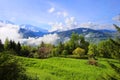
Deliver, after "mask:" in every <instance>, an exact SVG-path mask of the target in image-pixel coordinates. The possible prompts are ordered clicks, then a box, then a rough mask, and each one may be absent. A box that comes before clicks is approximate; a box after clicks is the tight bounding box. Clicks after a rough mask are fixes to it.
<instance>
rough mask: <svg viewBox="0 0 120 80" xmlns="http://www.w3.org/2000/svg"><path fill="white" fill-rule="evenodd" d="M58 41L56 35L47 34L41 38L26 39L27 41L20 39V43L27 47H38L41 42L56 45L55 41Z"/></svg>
mask: <svg viewBox="0 0 120 80" xmlns="http://www.w3.org/2000/svg"><path fill="white" fill-rule="evenodd" d="M58 39H60V38H59V36H58V35H57V34H47V35H44V36H43V37H39V38H28V39H22V41H21V42H22V43H26V44H28V45H39V44H40V43H41V42H42V41H43V42H45V43H48V44H49V43H50V44H56V43H57V40H58Z"/></svg>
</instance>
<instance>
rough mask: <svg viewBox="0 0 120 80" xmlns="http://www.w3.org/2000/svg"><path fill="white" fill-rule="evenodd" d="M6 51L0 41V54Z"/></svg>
mask: <svg viewBox="0 0 120 80" xmlns="http://www.w3.org/2000/svg"><path fill="white" fill-rule="evenodd" d="M3 50H4V45H3V44H2V41H1V40H0V52H2V51H3Z"/></svg>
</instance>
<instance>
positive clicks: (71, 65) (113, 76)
mask: <svg viewBox="0 0 120 80" xmlns="http://www.w3.org/2000/svg"><path fill="white" fill-rule="evenodd" d="M19 59H20V60H21V62H22V64H24V65H25V67H26V69H27V73H28V74H29V75H30V76H32V77H36V78H39V80H120V77H119V74H118V73H117V72H116V71H115V69H113V68H112V67H111V65H110V64H109V63H108V62H107V60H108V59H99V60H98V63H99V64H98V66H92V65H88V63H87V62H88V60H84V59H71V58H60V57H54V58H48V59H33V58H24V57H19ZM109 61H111V62H112V63H115V65H117V66H118V67H120V64H119V62H118V61H117V60H112V59H109Z"/></svg>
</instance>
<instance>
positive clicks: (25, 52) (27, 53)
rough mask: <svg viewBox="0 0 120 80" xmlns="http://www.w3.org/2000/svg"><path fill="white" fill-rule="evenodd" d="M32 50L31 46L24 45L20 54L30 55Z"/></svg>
mask: <svg viewBox="0 0 120 80" xmlns="http://www.w3.org/2000/svg"><path fill="white" fill-rule="evenodd" d="M30 50H31V49H30V47H29V46H22V48H21V53H20V56H25V57H28V56H29V54H30Z"/></svg>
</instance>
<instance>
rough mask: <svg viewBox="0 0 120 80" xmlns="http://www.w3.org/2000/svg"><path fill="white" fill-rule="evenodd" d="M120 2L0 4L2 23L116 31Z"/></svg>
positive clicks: (20, 0)
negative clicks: (114, 28)
mask: <svg viewBox="0 0 120 80" xmlns="http://www.w3.org/2000/svg"><path fill="white" fill-rule="evenodd" d="M118 19H120V0H0V20H10V21H12V22H14V23H16V24H18V25H20V24H32V25H35V26H39V27H41V28H44V29H48V30H49V31H55V30H61V31H63V30H68V29H73V28H78V27H81V26H82V27H87V28H90V27H92V28H94V29H103V28H106V29H113V27H112V26H111V25H112V24H113V23H116V24H119V22H117V20H118Z"/></svg>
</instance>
